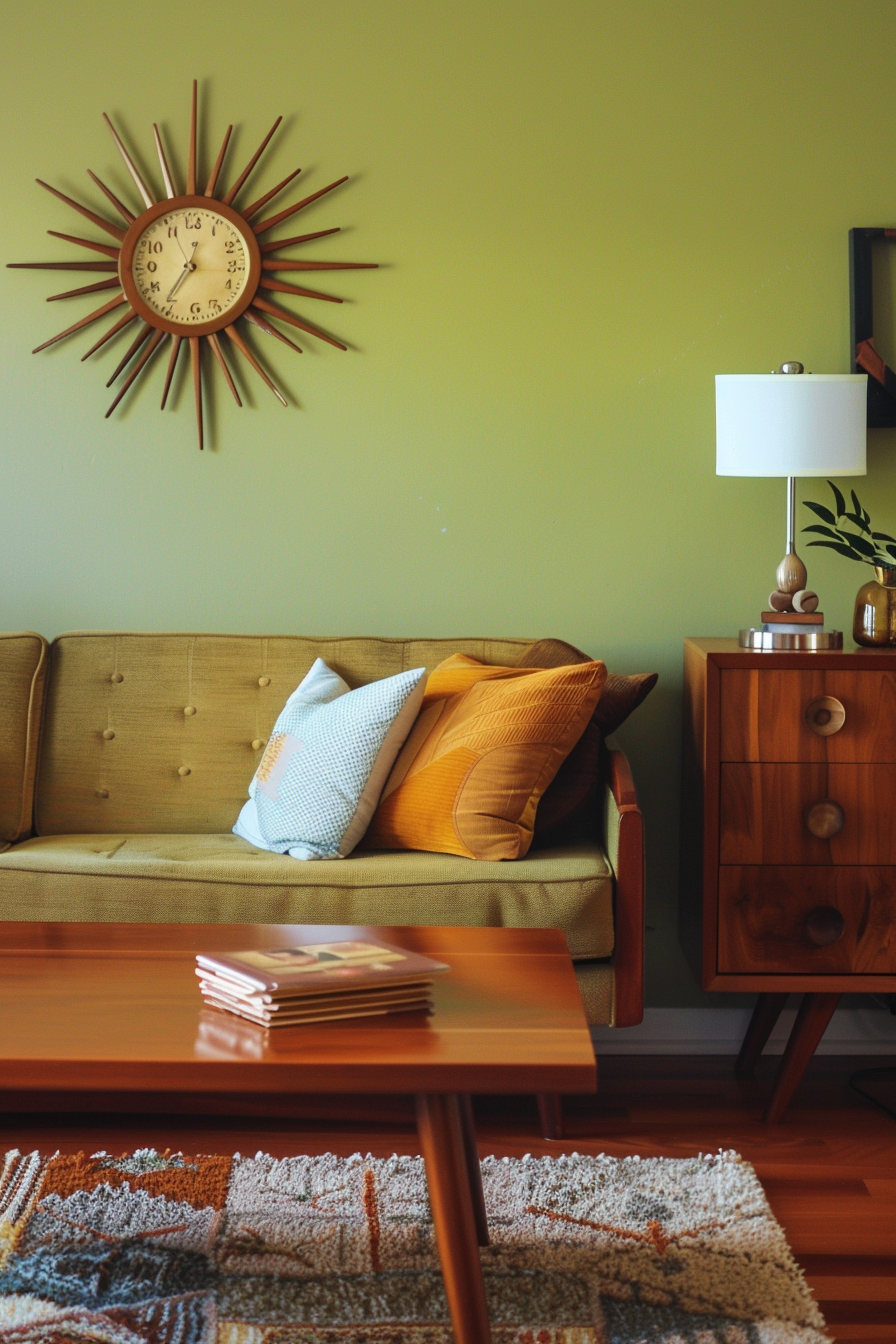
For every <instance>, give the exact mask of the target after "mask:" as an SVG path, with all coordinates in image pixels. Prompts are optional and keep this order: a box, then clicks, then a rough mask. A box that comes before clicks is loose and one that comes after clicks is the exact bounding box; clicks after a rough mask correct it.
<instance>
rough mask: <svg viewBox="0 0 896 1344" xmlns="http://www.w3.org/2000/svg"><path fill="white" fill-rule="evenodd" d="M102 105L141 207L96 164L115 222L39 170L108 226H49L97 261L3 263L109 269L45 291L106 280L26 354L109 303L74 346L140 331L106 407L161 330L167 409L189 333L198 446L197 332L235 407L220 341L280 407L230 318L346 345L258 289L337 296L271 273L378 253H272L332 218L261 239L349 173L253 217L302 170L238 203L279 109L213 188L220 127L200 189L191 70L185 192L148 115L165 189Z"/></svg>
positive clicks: (151, 350)
mask: <svg viewBox="0 0 896 1344" xmlns="http://www.w3.org/2000/svg"><path fill="white" fill-rule="evenodd" d="M103 115H104V117H105V120H106V124H107V125H108V127H109V130H110V131H111V132H112V138H113V140H114V141H115V144H116V146H117V148H118V150H119V153H120V154H121V157H122V158H123V160H124V162H125V165H126V167H127V169H128V172H129V173H130V175H131V177H132V178H133V181H134V184H135V186H136V188H137V191H138V193H139V195H140V198H141V200H142V202H143V206H142V208H139V207H138V212H137V213H136V214H135V213H134V212H133V211H132V210H131V209H130V208H129V206H128V205H127V204H125V202H123V201H120V200H119V199H118V197H117V196H116V195H115V194H114V193H113V192H112V191H110V189H109V188H108V187H107V186H106V184H105V183H104V182H101V181H100V179H99V178H98V177H97V176H96V174H95V173H91V172H88V176H89V177H90V178H91V180H92V181H93V183H94V184H95V186H97V187H98V188H99V190H100V191H101V192H102V193H103V195H104V196H105V197H106V200H107V201H108V202H109V204H110V205H111V206H112V207H113V209H114V210H115V211H116V212H117V214H118V215H119V216H120V218H121V220H122V221H123V222H122V223H113V222H112V221H111V220H109V219H107V218H106V217H105V216H104V215H98V214H96V213H95V212H94V211H93V210H89V209H88V208H87V207H86V206H85V205H81V204H80V203H79V202H78V201H75V200H72V199H71V197H69V196H64V195H63V194H62V192H61V191H57V190H56V188H55V187H51V186H48V185H47V183H46V182H41V180H40V178H38V184H39V185H40V186H42V187H44V188H45V189H46V190H47V191H49V192H50V193H51V195H53V196H55V197H57V199H58V200H60V201H64V202H65V204H66V205H69V206H71V208H72V209H73V210H76V211H77V212H78V214H80V215H82V216H83V217H84V218H85V219H87V220H89V221H90V223H91V224H92V225H94V227H95V228H97V229H100V230H101V231H102V232H103V233H105V234H106V235H107V237H106V240H105V241H104V242H99V241H96V240H94V239H90V238H74V237H72V236H71V235H70V234H67V233H56V232H55V231H54V230H52V229H51V230H50V234H51V235H52V237H54V238H62V239H64V241H65V242H68V243H74V244H76V245H77V246H78V247H84V248H87V249H88V250H89V251H91V252H94V253H98V254H99V256H100V257H101V258H102V260H93V261H22V262H11V263H9V264H10V265H11V266H13V267H18V268H24V269H34V270H49V271H53V270H57V271H82V272H83V271H93V272H97V271H98V272H101V273H102V272H109V278H108V279H106V280H97V281H96V282H95V283H94V284H90V285H83V286H81V287H80V288H78V289H70V290H66V291H65V292H64V293H61V294H52V295H50V298H49V299H48V302H53V301H54V300H56V299H72V298H79V297H81V296H82V295H85V294H94V293H98V292H100V291H108V293H109V296H110V297H109V298H108V299H107V300H106V301H105V302H104V303H102V304H101V305H100V306H99V307H98V308H96V309H94V311H93V312H91V313H88V315H87V316H86V317H82V318H80V319H79V321H77V322H74V323H72V325H71V326H69V327H66V328H65V330H64V331H60V332H59V333H58V334H57V335H56V336H52V337H51V338H50V339H49V340H48V341H44V342H43V344H42V345H39V346H37V347H36V349H35V351H34V353H35V354H36V353H37V351H38V350H45V349H46V348H47V346H49V345H55V343H56V342H57V341H61V340H63V339H64V338H65V337H67V336H71V335H73V334H74V333H75V332H77V331H80V330H81V328H82V327H87V326H89V325H90V324H91V323H93V322H96V321H98V320H99V319H100V318H102V317H105V316H106V315H107V314H111V313H114V314H115V320H114V321H113V323H112V325H111V326H110V327H109V329H108V330H107V331H106V332H105V333H104V334H103V335H102V336H101V337H100V338H99V340H98V341H96V342H95V343H94V344H93V345H92V346H91V347H90V349H89V350H88V351H87V352H86V354H84V355H82V356H81V358H82V359H88V358H89V356H90V355H92V354H93V353H94V352H95V351H97V350H99V349H100V348H101V346H103V345H105V344H106V342H107V341H109V340H112V339H113V338H114V337H115V336H117V335H118V333H119V332H120V331H122V330H123V329H124V328H125V327H127V326H129V325H130V324H131V323H132V322H136V323H137V326H136V336H135V337H134V339H133V341H132V342H131V344H130V346H129V347H128V349H127V350H126V351H125V353H124V356H123V358H122V359H121V360H120V361H119V363H118V366H117V367H116V369H115V371H114V373H113V374H112V377H111V378H110V379H109V381H108V383H107V384H106V386H107V387H111V386H112V384H113V383H114V382H115V380H116V379H117V378H118V377H119V376H120V375H121V374H123V373H124V371H125V369H129V372H128V374H127V376H126V377H125V379H124V381H123V382H122V384H121V386H120V387H119V390H118V392H117V394H116V396H115V400H114V401H113V402H112V405H111V406H110V407H109V409H108V411H107V412H106V418H107V419H108V417H109V416H110V415H111V414H112V412H113V411H114V410H115V408H116V406H117V405H118V403H119V402H120V401H121V399H122V397H124V396H125V394H126V393H127V392H128V390H129V389H130V387H131V386H132V385H133V384H134V383H135V382H136V381H137V379H138V378H139V377H140V375H141V374H142V373H143V372H144V370H145V369H146V367H147V365H148V364H149V363H150V361H151V359H152V358H153V355H154V354H155V353H156V351H157V350H158V348H159V346H160V345H161V344H162V343H163V342H164V341H165V340H166V338H168V344H169V357H168V368H167V372H166V374H165V382H164V387H163V390H162V408H163V409H164V406H165V403H166V401H167V400H168V392H169V389H170V387H171V379H172V376H173V374H174V369H175V365H176V364H177V357H178V355H179V353H180V349H181V345H182V344H183V343H186V344H187V345H189V349H190V364H191V370H192V382H193V395H194V401H195V405H196V425H197V431H198V435H199V447H200V448H202V447H203V427H202V354H203V346H202V342H203V341H205V342H206V343H207V346H208V347H209V348H210V350H211V353H212V355H213V356H214V359H215V362H216V363H217V365H218V367H219V369H220V371H221V374H222V376H223V378H224V380H225V382H226V383H227V386H228V388H229V390H230V393H231V395H232V396H233V398H234V400H235V401H236V404H237V405H238V406H242V404H243V403H242V401H241V399H240V395H239V392H238V390H237V387H236V384H235V383H234V379H233V375H232V373H231V370H230V367H229V365H228V362H227V359H226V357H225V354H224V346H225V345H227V346H228V348H229V349H230V353H231V356H232V358H234V359H235V358H236V356H235V355H234V353H233V352H234V351H237V352H238V353H239V354H240V355H242V357H243V358H244V359H245V360H246V361H247V362H248V363H249V364H250V365H251V367H252V368H253V369H254V370H255V372H256V373H257V374H258V375H259V377H260V378H261V379H262V381H263V382H264V383H265V384H266V385H267V386H268V387H269V388H270V390H271V391H272V392H273V394H274V396H275V397H277V399H278V401H280V402H282V404H283V405H284V406H285V405H286V404H287V402H286V398H285V397H284V396H283V394H282V393H281V392H280V390H279V388H277V387H275V385H274V383H273V382H272V381H271V379H270V378H269V377H268V375H267V373H266V372H265V371H264V369H263V368H262V366H261V365H260V364H259V362H258V359H257V358H256V356H255V354H254V353H253V351H252V349H251V348H250V346H249V345H248V344H247V342H246V339H245V334H246V328H245V327H244V326H243V327H238V326H237V321H238V319H240V318H242V319H244V320H245V322H248V323H250V324H251V326H252V327H254V328H255V329H256V331H261V332H264V333H265V334H266V335H268V336H275V337H276V338H277V339H278V340H279V341H282V342H283V343H284V344H285V345H288V346H289V347H290V348H291V349H292V350H296V351H297V352H298V353H299V354H301V353H302V351H301V348H300V347H299V346H298V345H296V344H295V343H294V342H293V341H291V340H290V339H289V338H288V337H287V336H285V335H284V334H283V332H282V331H280V330H279V329H278V327H277V326H275V325H274V324H275V323H284V324H286V325H287V326H289V327H297V328H298V329H299V330H300V331H304V332H306V333H308V334H309V335H311V336H313V337H315V338H316V339H318V340H321V341H325V342H326V343H327V344H328V345H334V346H335V347H336V348H337V350H346V349H347V348H348V347H347V346H345V345H343V344H342V342H341V341H337V340H336V339H335V337H333V336H331V335H329V334H328V333H327V332H325V331H321V330H320V329H319V328H318V327H315V326H312V325H310V324H309V323H308V322H306V321H304V320H303V319H301V318H299V317H297V316H296V315H295V314H294V313H292V312H288V311H287V310H286V309H285V308H281V307H280V306H279V305H278V304H275V303H271V301H270V299H268V298H266V297H265V294H266V293H271V292H273V293H275V294H277V295H293V296H297V297H299V298H301V299H313V300H322V301H324V302H326V303H342V299H339V298H336V297H335V296H334V295H332V294H321V293H319V292H318V291H317V290H314V289H304V288H301V287H299V286H298V285H292V284H287V283H286V282H285V281H284V280H278V279H276V278H275V274H276V273H277V272H288V271H344V270H359V269H369V268H373V267H375V266H376V263H375V262H359V261H299V260H284V259H282V258H280V257H278V256H277V253H279V252H282V251H285V250H286V249H287V248H293V247H298V246H300V245H301V244H303V243H308V242H310V241H311V240H312V239H315V238H322V237H324V235H325V234H330V233H338V232H339V229H338V228H331V229H319V230H317V232H314V233H303V234H298V235H295V236H293V237H290V238H274V239H271V240H270V241H265V240H264V235H265V234H267V233H268V230H269V229H274V228H276V227H277V225H279V224H281V223H283V221H284V220H286V219H289V218H291V216H292V215H295V214H297V213H298V212H299V211H300V210H304V209H305V207H306V206H308V205H311V203H312V202H313V201H316V200H318V199H319V198H320V197H321V196H325V195H326V194H327V192H329V191H332V190H333V189H334V187H338V186H341V185H342V183H343V182H347V181H348V178H347V177H340V178H338V179H337V181H335V182H331V183H330V184H329V185H328V186H326V187H321V188H320V189H319V190H318V191H314V192H312V193H311V195H310V196H305V197H303V198H302V200H300V201H295V202H293V204H292V205H288V206H286V208H285V209H283V210H279V211H277V212H276V213H274V214H269V215H265V216H264V217H263V218H262V219H260V220H258V222H257V223H251V222H250V221H252V220H253V219H254V218H255V216H256V215H257V214H258V213H259V212H260V211H261V210H262V207H263V206H265V205H267V203H268V201H270V200H271V199H272V198H273V197H274V196H277V195H279V193H280V192H281V191H282V190H283V188H284V187H285V186H287V185H288V184H289V183H290V182H291V181H292V180H293V178H294V177H296V176H297V175H298V174H299V173H300V172H301V171H302V170H301V169H300V168H296V169H295V171H294V172H292V173H290V174H289V176H288V177H285V178H283V180H282V181H281V182H278V183H277V184H276V186H274V187H272V188H271V189H270V190H269V191H266V192H265V193H264V195H262V196H259V197H258V198H257V199H256V200H254V201H252V202H250V203H249V204H247V205H242V206H239V207H237V206H235V205H234V201H235V200H236V198H237V196H238V195H239V194H240V192H241V191H242V189H243V187H244V186H245V184H246V181H247V179H248V177H249V175H250V173H251V172H252V171H253V169H254V168H255V165H256V164H257V163H258V160H259V159H260V158H261V156H262V154H263V153H264V151H265V149H266V148H267V145H268V143H269V141H270V140H271V137H272V136H273V134H274V132H275V131H276V129H277V127H278V126H279V125H280V122H281V121H282V120H283V118H282V117H278V118H277V120H276V121H275V122H274V124H273V126H272V127H271V129H270V130H269V131H268V133H267V135H266V136H265V138H264V140H262V142H261V144H260V146H259V147H258V149H257V150H256V151H255V153H254V154H253V155H252V158H251V159H250V160H249V162H248V163H247V164H246V166H245V168H244V169H243V170H242V172H241V173H240V174H239V176H238V177H237V178H236V179H235V181H234V182H233V183H232V185H231V186H230V187H229V188H228V189H227V190H226V191H225V190H223V189H222V190H221V191H220V192H218V177H219V175H220V172H221V167H222V165H223V162H224V156H225V154H226V152H227V145H228V142H229V140H230V135H231V132H232V131H233V127H232V126H228V128H227V131H226V134H225V136H224V141H223V143H222V145H221V148H220V151H219V153H218V157H217V159H216V160H215V164H214V167H213V168H212V170H211V173H210V175H209V177H208V180H207V181H206V183H205V186H204V188H200V187H199V184H198V180H197V171H198V170H197V162H196V157H197V156H196V127H197V115H196V81H195V80H194V81H193V100H192V108H191V116H190V140H189V151H188V158H187V171H186V189H185V191H184V192H183V193H182V192H181V190H180V187H179V186H176V185H175V182H174V177H173V175H172V172H171V169H170V167H169V164H168V159H167V157H166V155H165V150H164V147H163V145H162V139H161V136H160V135H159V128H158V126H155V125H154V126H153V128H152V129H153V135H154V137H155V145H156V150H157V151H158V156H159V165H160V169H161V177H162V181H163V183H164V187H163V190H162V191H161V192H156V191H155V190H154V188H153V187H152V186H151V185H148V184H147V182H146V180H145V179H144V177H143V176H142V174H141V173H140V170H139V169H138V168H137V165H136V164H135V162H134V160H133V158H132V157H131V155H130V154H129V153H128V150H127V149H126V147H125V145H124V143H123V142H122V140H121V138H120V136H119V135H118V132H117V131H116V129H115V127H114V126H113V124H112V122H111V121H110V119H109V117H108V116H105V113H104V114H103ZM216 192H217V194H216ZM110 239H111V240H112V241H111V242H110ZM223 335H226V336H227V338H228V340H227V341H226V342H222V341H221V339H220V337H221V336H223ZM231 347H232V348H231ZM138 352H139V357H138Z"/></svg>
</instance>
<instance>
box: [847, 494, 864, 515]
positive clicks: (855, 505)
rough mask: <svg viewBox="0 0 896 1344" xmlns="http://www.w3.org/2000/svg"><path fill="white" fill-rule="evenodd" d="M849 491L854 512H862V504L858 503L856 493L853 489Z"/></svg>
mask: <svg viewBox="0 0 896 1344" xmlns="http://www.w3.org/2000/svg"><path fill="white" fill-rule="evenodd" d="M849 493H850V494H851V495H852V506H853V508H854V509H855V511H856V513H861V512H862V506H861V504H860V503H859V497H858V495H857V494H856V492H855V490H850V492H849Z"/></svg>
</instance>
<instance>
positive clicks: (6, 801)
mask: <svg viewBox="0 0 896 1344" xmlns="http://www.w3.org/2000/svg"><path fill="white" fill-rule="evenodd" d="M46 670H47V641H46V640H45V639H44V638H43V636H42V635H36V634H34V633H33V631H31V630H24V631H22V632H21V633H19V634H0V849H3V848H5V847H6V846H7V845H8V844H10V843H11V842H12V841H13V840H18V839H20V837H21V836H23V835H27V834H28V833H29V831H30V830H31V813H32V803H33V798H34V772H35V767H36V765H37V743H38V728H39V725H40V716H41V708H42V704H43V696H44V677H45V674H46Z"/></svg>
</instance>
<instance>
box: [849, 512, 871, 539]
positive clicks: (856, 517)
mask: <svg viewBox="0 0 896 1344" xmlns="http://www.w3.org/2000/svg"><path fill="white" fill-rule="evenodd" d="M843 517H844V518H848V519H849V521H850V522H851V523H855V525H856V527H857V528H859V529H860V531H862V532H867V533H868V535H869V536H870V535H871V528H870V527H869V526H868V524H867V523H866V522H865V519H864V516H863V515H862V514H861V513H844V515H843Z"/></svg>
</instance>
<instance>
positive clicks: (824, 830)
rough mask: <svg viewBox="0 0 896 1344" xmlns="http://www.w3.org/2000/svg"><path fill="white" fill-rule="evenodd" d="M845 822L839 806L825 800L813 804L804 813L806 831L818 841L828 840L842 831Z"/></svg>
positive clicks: (827, 799) (829, 800)
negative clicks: (816, 837)
mask: <svg viewBox="0 0 896 1344" xmlns="http://www.w3.org/2000/svg"><path fill="white" fill-rule="evenodd" d="M845 820H846V818H845V816H844V815H843V808H842V807H841V806H840V804H839V803H835V802H833V801H832V800H831V799H830V798H825V799H824V800H823V801H822V802H820V803H813V804H812V806H811V807H810V808H809V811H808V812H807V813H806V830H807V831H810V832H811V834H812V835H816V836H818V839H819V840H830V838H831V836H833V835H838V834H839V833H840V831H842V830H843V823H844V822H845Z"/></svg>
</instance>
